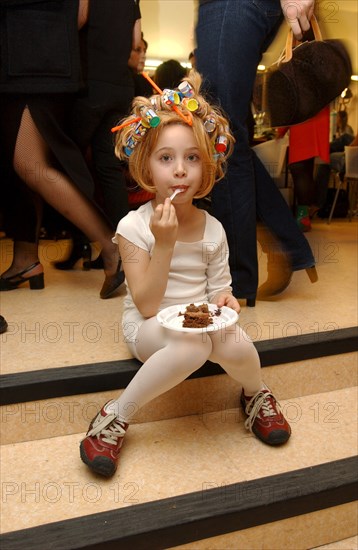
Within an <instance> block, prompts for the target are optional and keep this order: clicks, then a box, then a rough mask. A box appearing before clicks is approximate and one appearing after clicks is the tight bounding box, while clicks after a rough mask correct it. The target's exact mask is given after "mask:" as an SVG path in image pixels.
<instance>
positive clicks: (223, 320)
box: [157, 302, 239, 332]
mask: <svg viewBox="0 0 358 550" xmlns="http://www.w3.org/2000/svg"><path fill="white" fill-rule="evenodd" d="M203 303H205V302H201V303H200V304H199V303H196V304H195V305H196V306H198V305H201V304H203ZM188 305H189V304H178V305H176V306H169V307H167V308H165V309H163V310H162V311H160V312H159V313H158V314H157V319H158V321H159V323H160V324H161V325H162V326H163V327H166V328H170V329H171V330H176V331H178V332H214V331H216V330H221V329H223V328H226V327H230V326H231V325H234V324H235V323H236V321H237V320H238V318H239V315H238V313H236V311H234V310H233V309H231V308H230V307H226V306H223V307H221V308H220V310H221V315H219V316H216V315H214V317H213V324H212V325H208V326H207V327H203V328H186V327H183V320H184V316H183V315H179V313H180V312H181V313H184V312H185V309H186V307H187V306H188ZM208 307H209V311H211V312H213V313H214V312H215V311H216V310H217V309H218V307H217V306H216V305H215V304H208Z"/></svg>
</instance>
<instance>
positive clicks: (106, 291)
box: [100, 260, 125, 300]
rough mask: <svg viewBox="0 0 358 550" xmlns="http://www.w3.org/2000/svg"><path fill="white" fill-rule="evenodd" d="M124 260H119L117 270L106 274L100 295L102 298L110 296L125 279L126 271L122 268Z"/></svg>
mask: <svg viewBox="0 0 358 550" xmlns="http://www.w3.org/2000/svg"><path fill="white" fill-rule="evenodd" d="M121 265H122V262H121V260H119V262H118V267H117V271H116V272H115V273H114V274H113V275H106V278H105V280H104V283H103V286H102V288H101V292H100V297H101V298H102V300H105V299H106V298H109V297H110V296H112V294H113V293H114V292H115V291H116V290H117V288H119V287H120V286H121V284H122V283H123V281H124V278H125V276H124V271H122V270H121Z"/></svg>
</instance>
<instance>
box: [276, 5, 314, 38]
mask: <svg viewBox="0 0 358 550" xmlns="http://www.w3.org/2000/svg"><path fill="white" fill-rule="evenodd" d="M314 4H315V0H281V8H282V12H283V15H284V17H285V19H286V21H287V23H288V24H289V25H290V27H291V29H292V32H293V34H294V36H295V38H297V40H301V38H302V35H303V33H304V32H306V31H308V29H309V28H310V19H311V17H312V15H313V12H314Z"/></svg>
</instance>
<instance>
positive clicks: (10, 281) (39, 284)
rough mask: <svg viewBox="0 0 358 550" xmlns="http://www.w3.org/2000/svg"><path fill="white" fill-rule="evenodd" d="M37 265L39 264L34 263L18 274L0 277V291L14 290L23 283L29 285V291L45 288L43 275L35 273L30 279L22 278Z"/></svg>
mask: <svg viewBox="0 0 358 550" xmlns="http://www.w3.org/2000/svg"><path fill="white" fill-rule="evenodd" d="M38 265H40V262H35V263H34V264H32V265H30V266H29V267H27V268H26V269H23V270H22V271H20V272H19V273H15V275H11V276H10V277H0V290H15V289H16V288H17V287H18V286H19V285H22V284H23V283H29V285H30V289H31V290H42V289H43V288H45V282H44V274H43V273H37V274H36V275H32V276H31V277H23V275H25V273H28V272H29V271H31V270H32V269H34V267H36V266H38Z"/></svg>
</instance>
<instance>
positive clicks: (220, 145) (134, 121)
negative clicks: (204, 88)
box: [112, 72, 229, 160]
mask: <svg viewBox="0 0 358 550" xmlns="http://www.w3.org/2000/svg"><path fill="white" fill-rule="evenodd" d="M142 75H143V76H144V78H146V79H147V80H148V82H149V83H150V84H151V85H152V87H153V88H154V89H155V90H156V91H157V92H158V94H159V96H156V95H154V96H152V97H151V98H150V104H151V105H152V108H150V107H148V105H145V104H143V105H142V106H141V105H140V106H139V108H138V106H137V110H136V112H137V113H138V115H139V116H136V115H132V116H131V117H129V118H128V119H127V120H125V121H124V122H123V123H122V124H121V125H119V126H115V127H114V128H112V132H117V131H118V130H121V129H122V128H125V127H128V126H129V127H130V129H131V131H130V132H129V133H127V136H128V137H127V139H126V142H125V145H124V147H123V151H124V153H125V155H126V156H127V157H130V156H131V154H132V153H133V151H134V148H135V147H136V145H137V143H138V142H140V141H141V140H142V139H143V138H144V137H145V135H146V132H147V131H148V130H150V129H151V128H156V127H157V126H158V125H159V124H160V111H163V110H168V109H169V110H173V111H175V112H176V113H177V115H178V116H180V117H181V118H182V119H183V120H184V122H185V123H186V124H188V125H189V126H192V125H193V116H196V114H198V115H199V116H200V117H202V115H203V113H202V112H201V111H200V101H198V100H197V99H196V98H195V97H194V96H195V93H194V90H193V88H192V86H191V84H190V83H189V82H187V81H186V80H183V81H182V82H180V84H179V86H178V88H176V89H175V90H171V89H168V88H165V89H164V90H161V89H160V88H159V87H158V86H157V85H156V83H155V82H154V81H153V80H152V79H151V78H150V77H149V76H148V75H147V73H145V72H143V73H142ZM201 120H202V121H203V126H204V128H205V130H206V132H207V133H208V134H209V135H211V134H213V137H212V140H213V144H214V145H213V149H214V150H213V156H214V159H215V160H218V159H219V158H220V157H221V158H222V157H225V153H226V151H227V148H228V139H227V135H226V134H227V132H229V129H228V128H226V127H225V128H224V127H223V126H222V125H221V124H219V123H218V120H217V115H216V113H214V112H210V113H209V114H207V115H206V116H205V117H202V118H201ZM214 133H215V134H214ZM215 135H216V138H215V137H214V136H215ZM214 140H215V142H214Z"/></svg>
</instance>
